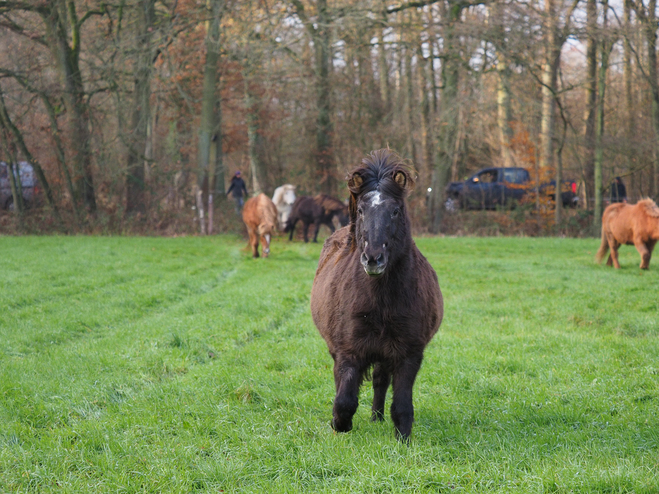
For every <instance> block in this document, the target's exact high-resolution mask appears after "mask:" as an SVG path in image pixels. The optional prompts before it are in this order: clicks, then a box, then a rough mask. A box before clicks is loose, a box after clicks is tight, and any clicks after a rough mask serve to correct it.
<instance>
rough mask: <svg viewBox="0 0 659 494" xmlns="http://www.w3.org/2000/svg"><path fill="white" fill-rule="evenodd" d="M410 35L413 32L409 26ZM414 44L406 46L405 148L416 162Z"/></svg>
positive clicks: (408, 155)
mask: <svg viewBox="0 0 659 494" xmlns="http://www.w3.org/2000/svg"><path fill="white" fill-rule="evenodd" d="M407 31H408V33H409V32H410V31H411V29H410V27H409V24H408V29H407ZM413 53H414V52H413V50H412V43H410V42H409V41H408V43H406V45H405V105H404V107H405V130H406V134H407V136H406V142H405V148H406V152H407V157H408V158H409V159H411V160H412V161H413V162H415V161H416V148H415V145H414V134H416V132H415V127H414V113H415V109H416V107H415V102H414V72H413V70H412V58H413V57H412V55H413Z"/></svg>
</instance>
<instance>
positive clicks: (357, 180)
mask: <svg viewBox="0 0 659 494" xmlns="http://www.w3.org/2000/svg"><path fill="white" fill-rule="evenodd" d="M363 183H364V179H363V178H362V176H361V175H360V174H359V172H355V173H353V174H352V176H351V177H350V179H349V180H348V188H349V189H350V192H352V193H353V194H359V189H360V188H361V186H362V184H363Z"/></svg>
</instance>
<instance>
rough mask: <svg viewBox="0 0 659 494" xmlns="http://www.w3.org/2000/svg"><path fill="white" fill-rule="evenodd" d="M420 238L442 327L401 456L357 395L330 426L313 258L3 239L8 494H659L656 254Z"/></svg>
mask: <svg viewBox="0 0 659 494" xmlns="http://www.w3.org/2000/svg"><path fill="white" fill-rule="evenodd" d="M417 243H418V245H419V247H420V249H421V251H422V252H423V253H424V254H425V255H426V257H427V258H428V259H429V260H430V262H431V263H432V265H433V266H434V267H435V269H436V271H437V273H438V276H439V280H440V285H441V287H442V290H443V293H444V299H445V318H444V322H443V324H442V326H441V328H440V331H439V333H438V334H437V336H435V338H434V340H433V341H432V343H431V344H430V345H429V347H428V348H427V351H426V358H425V361H424V364H423V367H422V368H421V372H420V373H419V376H418V378H417V382H416V385H415V394H414V402H415V407H416V422H415V426H414V429H413V433H412V440H411V443H410V444H409V446H407V445H403V444H399V443H398V442H397V441H396V440H395V438H394V432H393V426H392V423H391V420H390V418H389V417H387V420H386V421H385V422H384V423H381V424H373V423H371V422H370V421H369V416H370V399H371V396H372V391H371V389H370V386H368V385H365V386H364V387H363V388H362V394H361V406H360V408H359V410H358V411H357V414H356V416H355V420H354V425H355V428H354V429H353V431H352V432H350V433H348V434H335V433H334V432H333V431H332V429H331V428H330V426H329V421H330V417H331V407H332V400H333V392H334V385H333V381H332V362H331V357H330V356H329V354H328V353H327V350H326V346H325V343H324V341H323V340H322V339H321V338H320V336H319V335H318V333H317V331H316V329H315V327H314V325H313V322H312V320H311V316H310V313H309V307H308V305H309V292H310V289H311V284H312V280H313V275H314V271H315V268H316V262H317V258H318V254H319V251H320V245H304V244H301V243H289V242H287V241H285V240H283V239H278V240H277V241H276V242H275V243H274V245H273V247H272V256H271V258H270V259H267V260H264V259H258V260H252V259H251V258H250V257H249V254H248V252H247V251H246V250H244V245H245V241H244V240H243V239H240V238H238V237H230V236H218V237H211V238H98V237H27V238H26V237H22V238H14V237H0V246H1V248H0V283H1V286H2V290H1V291H0V492H40V493H41V492H58V493H59V492H71V493H80V492H94V493H96V492H121V493H123V492H193V491H194V492H213V493H216V492H330V491H338V492H367V493H370V492H402V491H405V492H446V493H448V492H451V493H452V492H483V493H511V492H519V493H545V492H546V493H549V492H552V493H553V492H556V493H573V492H575V493H576V492H579V493H591V492H602V493H623V492H634V493H656V492H659V360H658V357H659V338H658V336H659V257H658V258H656V259H655V260H654V261H653V263H654V265H653V266H652V267H651V269H650V271H649V272H641V271H640V270H639V269H638V264H639V257H638V254H637V253H636V251H635V250H634V249H633V247H623V249H622V252H621V256H620V261H621V264H622V266H623V269H621V270H619V271H614V270H612V269H610V268H606V267H604V266H598V265H596V264H594V262H593V256H594V253H595V250H596V248H597V246H598V244H599V241H598V240H596V239H586V240H575V239H554V238H421V239H418V240H417ZM389 398H390V396H389ZM389 403H390V400H388V403H387V407H388V406H389Z"/></svg>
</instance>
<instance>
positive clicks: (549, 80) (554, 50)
mask: <svg viewBox="0 0 659 494" xmlns="http://www.w3.org/2000/svg"><path fill="white" fill-rule="evenodd" d="M555 1H556V0H547V1H546V2H545V22H544V27H545V33H544V37H545V59H544V60H543V64H542V115H541V117H540V167H541V168H542V167H547V166H553V161H554V132H555V125H556V116H555V113H556V100H555V95H556V79H557V72H558V65H559V63H560V55H561V52H560V46H558V45H559V40H558V32H557V29H558V26H557V22H558V20H557V17H556V15H557V12H556V4H555Z"/></svg>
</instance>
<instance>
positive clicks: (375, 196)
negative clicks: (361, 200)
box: [369, 190, 382, 206]
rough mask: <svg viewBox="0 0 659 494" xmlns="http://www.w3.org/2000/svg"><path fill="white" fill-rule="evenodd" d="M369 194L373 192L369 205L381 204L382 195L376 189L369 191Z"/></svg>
mask: <svg viewBox="0 0 659 494" xmlns="http://www.w3.org/2000/svg"><path fill="white" fill-rule="evenodd" d="M371 194H373V195H372V196H371V206H379V205H380V204H382V196H380V193H379V192H378V191H377V190H376V191H373V192H371ZM371 194H369V195H371Z"/></svg>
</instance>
